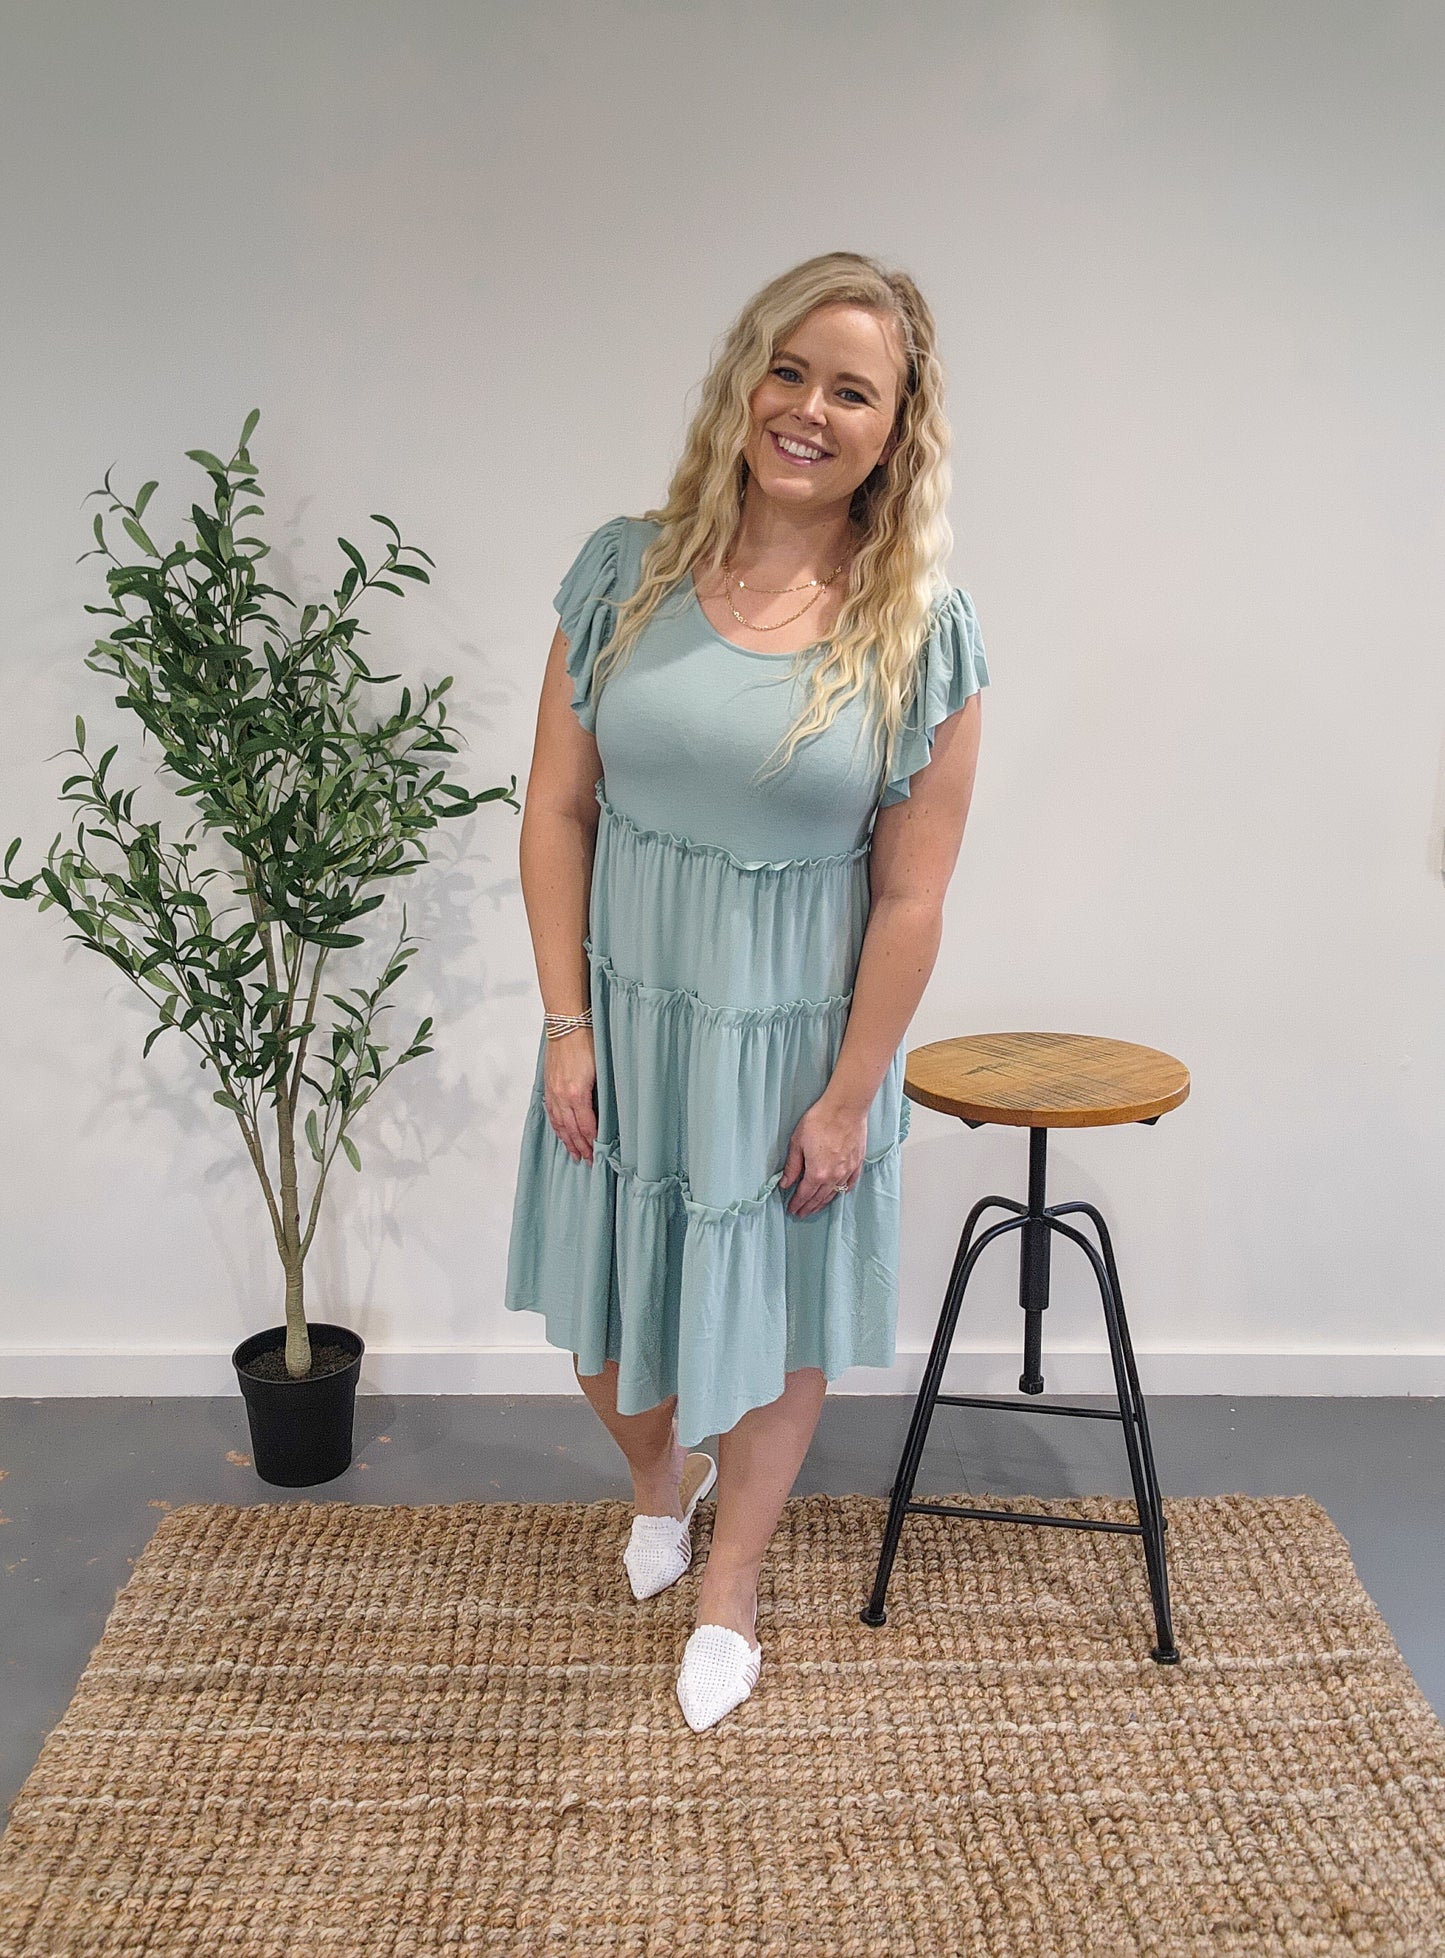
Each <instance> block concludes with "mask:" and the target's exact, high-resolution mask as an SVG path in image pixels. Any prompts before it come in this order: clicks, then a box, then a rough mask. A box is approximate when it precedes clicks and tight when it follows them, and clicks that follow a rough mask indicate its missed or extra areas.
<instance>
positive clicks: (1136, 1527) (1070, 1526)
mask: <svg viewBox="0 0 1445 1958" xmlns="http://www.w3.org/2000/svg"><path fill="white" fill-rule="evenodd" d="M903 1509H904V1513H905V1514H907V1513H908V1512H909V1511H917V1512H919V1513H920V1514H922V1515H926V1516H977V1517H978V1518H979V1519H980V1520H981V1521H983V1522H985V1523H1052V1524H1053V1525H1054V1526H1055V1528H1056V1529H1060V1530H1112V1531H1114V1533H1115V1534H1116V1535H1118V1536H1142V1535H1143V1534H1144V1526H1143V1525H1142V1524H1141V1523H1104V1522H1100V1521H1098V1520H1096V1519H1094V1518H1092V1517H1088V1516H1045V1515H1043V1514H1042V1512H1040V1511H1038V1510H1032V1509H963V1508H960V1507H959V1505H958V1504H957V1503H946V1502H906V1503H905V1504H904V1505H903Z"/></svg>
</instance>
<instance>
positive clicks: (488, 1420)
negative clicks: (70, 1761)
mask: <svg viewBox="0 0 1445 1958" xmlns="http://www.w3.org/2000/svg"><path fill="white" fill-rule="evenodd" d="M1145 1392H1146V1395H1147V1394H1148V1388H1147V1382H1146V1387H1145ZM1052 1397H1053V1396H1049V1398H1052ZM1064 1398H1068V1397H1064ZM1074 1402H1075V1403H1077V1404H1080V1405H1090V1406H1099V1407H1112V1406H1114V1405H1115V1403H1114V1402H1113V1401H1112V1400H1107V1399H1104V1398H1102V1397H1098V1396H1082V1395H1081V1396H1075V1397H1074ZM1147 1405H1148V1411H1149V1427H1150V1433H1151V1436H1152V1439H1153V1443H1154V1455H1155V1463H1156V1466H1157V1468H1158V1471H1159V1480H1160V1484H1161V1487H1162V1489H1163V1493H1164V1496H1165V1499H1166V1501H1167V1499H1168V1498H1169V1497H1171V1496H1198V1495H1222V1494H1228V1493H1230V1492H1237V1493H1240V1494H1243V1495H1282V1496H1293V1495H1310V1496H1313V1497H1314V1498H1315V1500H1316V1501H1317V1502H1319V1503H1321V1504H1322V1505H1323V1507H1324V1508H1325V1509H1326V1510H1327V1511H1328V1512H1329V1514H1330V1516H1331V1517H1332V1519H1333V1520H1334V1522H1335V1524H1336V1525H1337V1527H1338V1528H1339V1530H1340V1531H1341V1533H1342V1535H1343V1536H1344V1537H1345V1539H1346V1541H1347V1542H1348V1543H1349V1546H1350V1552H1351V1555H1352V1556H1353V1559H1354V1563H1355V1568H1356V1570H1357V1571H1358V1572H1359V1575H1360V1580H1361V1582H1362V1583H1363V1585H1364V1587H1365V1589H1366V1590H1367V1591H1368V1592H1369V1594H1370V1596H1371V1597H1372V1598H1373V1599H1374V1601H1375V1603H1376V1604H1377V1605H1378V1607H1379V1609H1380V1611H1381V1613H1382V1615H1383V1616H1384V1618H1385V1621H1386V1623H1387V1624H1388V1625H1389V1627H1390V1629H1391V1631H1392V1633H1393V1635H1394V1637H1395V1640H1396V1642H1397V1643H1398V1645H1399V1647H1400V1649H1401V1651H1402V1653H1403V1654H1404V1657H1405V1661H1406V1663H1407V1665H1408V1666H1409V1667H1410V1669H1411V1671H1412V1672H1413V1673H1414V1675H1415V1678H1416V1680H1417V1681H1418V1682H1419V1684H1420V1687H1421V1689H1422V1691H1423V1692H1424V1694H1425V1696H1426V1698H1427V1699H1428V1700H1429V1701H1430V1703H1431V1705H1432V1706H1433V1707H1434V1709H1435V1711H1436V1713H1437V1714H1441V1715H1442V1716H1445V1633H1442V1629H1441V1628H1442V1621H1445V1503H1442V1501H1441V1496H1442V1491H1445V1400H1426V1399H1420V1400H1414V1399H1407V1400H1380V1399H1370V1400H1335V1399H1331V1400H1298V1399H1288V1400H1237V1401H1232V1400H1227V1399H1223V1398H1207V1399H1186V1398H1183V1397H1177V1398H1176V1397H1169V1396H1163V1395H1149V1396H1148V1400H1147ZM911 1410H912V1401H911V1400H910V1399H907V1398H902V1397H894V1396H889V1397H886V1398H864V1397H862V1396H854V1395H834V1396H831V1397H830V1398H829V1399H828V1400H827V1401H826V1402H825V1403H824V1406H823V1414H822V1418H821V1420H820V1421H819V1423H818V1429H817V1433H816V1435H815V1436H814V1439H813V1446H812V1448H811V1450H810V1451H809V1454H808V1458H807V1461H806V1462H805V1463H804V1465H803V1470H802V1473H801V1474H800V1475H799V1477H798V1480H797V1483H796V1485H795V1488H794V1493H795V1494H797V1495H807V1494H810V1493H812V1492H814V1491H823V1492H827V1493H829V1494H834V1495H847V1494H863V1495H876V1496H882V1495H886V1494H887V1492H888V1487H889V1484H890V1483H891V1481H892V1479H893V1472H894V1468H895V1466H896V1463H897V1459H898V1455H899V1452H900V1450H901V1447H902V1443H903V1436H904V1432H905V1430H906V1428H907V1424H908V1417H909V1414H910V1412H911ZM249 1457H250V1437H249V1433H248V1431H247V1426H246V1413H245V1407H244V1404H243V1402H242V1401H241V1399H240V1398H239V1396H236V1397H234V1398H232V1397H225V1398H218V1399H214V1400H179V1399H167V1400H139V1399H135V1398H126V1399H114V1400H107V1399H84V1400H81V1399H76V1400H68V1399H67V1400H0V1512H3V1514H0V1668H3V1670H0V1687H3V1690H0V1804H3V1806H4V1808H5V1809H7V1810H8V1806H9V1804H10V1802H11V1801H13V1799H14V1797H15V1794H16V1792H17V1791H18V1790H19V1788H20V1785H21V1783H22V1782H23V1781H24V1779H25V1777H26V1775H27V1774H28V1773H29V1772H30V1769H31V1768H32V1767H33V1765H34V1763H35V1757H36V1755H37V1754H38V1752H39V1750H40V1745H41V1742H42V1741H43V1740H44V1738H45V1736H46V1734H47V1733H49V1731H50V1729H51V1728H52V1727H53V1726H54V1725H55V1724H56V1722H57V1721H58V1720H59V1719H60V1716H61V1714H62V1713H63V1712H64V1711H65V1708H66V1706H67V1704H68V1703H69V1701H70V1697H71V1695H72V1693H73V1692H74V1690H75V1685H76V1682H77V1680H78V1679H79V1677H80V1674H81V1672H82V1671H83V1670H84V1667H85V1663H86V1661H87V1659H88V1658H89V1656H90V1654H91V1652H92V1651H93V1650H94V1648H95V1645H96V1643H97V1641H98V1640H99V1638H100V1635H101V1631H102V1629H103V1628H104V1624H105V1620H106V1617H107V1616H108V1614H109V1612H110V1609H111V1605H112V1604H113V1602H114V1600H115V1595H116V1593H117V1591H118V1590H119V1589H120V1588H121V1586H122V1585H123V1584H124V1583H125V1581H126V1579H127V1577H128V1576H129V1574H130V1571H131V1568H132V1566H133V1565H134V1563H135V1561H136V1559H137V1558H138V1557H139V1555H140V1553H141V1551H142V1549H143V1548H144V1547H145V1545H146V1543H147V1542H148V1541H149V1540H150V1537H151V1536H152V1534H153V1533H154V1531H155V1528H156V1526H157V1524H158V1523H159V1521H160V1518H161V1514H162V1513H163V1512H164V1511H165V1510H166V1509H174V1508H178V1507H179V1506H180V1504H182V1503H187V1502H226V1503H236V1504H243V1503H257V1502H294V1501H297V1500H302V1499H305V1500H313V1501H347V1502H372V1503H424V1502H432V1503H435V1502H462V1501H477V1500H481V1501H488V1500H497V1501H514V1502H552V1501H580V1502H594V1501H601V1500H604V1499H607V1498H625V1497H627V1496H629V1495H630V1493H631V1483H630V1481H629V1478H628V1476H627V1472H626V1469H625V1467H624V1465H623V1462H622V1458H621V1456H620V1455H619V1454H618V1452H617V1450H616V1447H615V1445H614V1444H613V1442H612V1439H611V1437H610V1436H609V1435H608V1434H607V1433H606V1431H605V1430H604V1429H603V1427H602V1425H601V1423H600V1422H599V1421H598V1420H597V1417H596V1416H595V1415H594V1414H593V1412H592V1409H591V1407H590V1406H589V1405H588V1403H587V1402H586V1401H585V1400H583V1399H582V1398H581V1396H580V1395H559V1396H555V1397H554V1396H549V1397H546V1398H535V1397H528V1398H524V1397H520V1396H499V1397H491V1396H486V1397H469V1396H461V1395H455V1396H453V1395H448V1396H441V1397H392V1396H388V1395H382V1394H363V1395H359V1396H358V1398H357V1402H356V1428H355V1459H354V1460H353V1463H352V1465H351V1467H350V1468H349V1469H348V1470H347V1472H346V1474H345V1475H343V1476H339V1477H337V1479H336V1480H335V1481H333V1482H327V1483H324V1484H320V1485H318V1486H317V1487H315V1488H313V1489H279V1488H273V1487H272V1486H270V1485H269V1484H267V1483H263V1482H261V1481H259V1480H258V1478H257V1476H256V1473H255V1471H254V1469H253V1468H252V1467H251V1466H250V1461H249ZM959 1490H967V1491H969V1492H970V1493H971V1495H972V1496H973V1497H975V1498H977V1497H978V1496H980V1495H981V1494H982V1493H983V1492H984V1491H989V1492H990V1493H992V1494H995V1495H1032V1496H1036V1497H1039V1498H1040V1499H1044V1500H1047V1499H1048V1498H1050V1497H1059V1496H1089V1495H1119V1496H1128V1495H1129V1494H1130V1493H1131V1491H1130V1483H1129V1471H1128V1463H1127V1460H1126V1458H1125V1453H1124V1440H1123V1435H1122V1432H1121V1430H1120V1428H1119V1425H1118V1423H1117V1422H1112V1421H1088V1420H1073V1421H1071V1420H1067V1419H1062V1418H1056V1417H1049V1416H1039V1415H1031V1414H1030V1413H1027V1412H1022V1413H1017V1414H1015V1413H1013V1412H1011V1411H1009V1412H994V1411H990V1410H986V1409H980V1408H966V1407H947V1406H940V1407H939V1408H938V1409H937V1411H936V1413H935V1416H934V1420H933V1424H932V1427H931V1429H930V1432H929V1439H928V1446H927V1449H926V1450H925V1452H924V1456H923V1461H922V1463H921V1465H920V1469H919V1475H918V1480H917V1483H916V1484H915V1488H914V1494H915V1495H917V1496H920V1497H928V1496H932V1495H942V1494H944V1493H951V1492H953V1491H959ZM905 1527H906V1525H905ZM957 1527H958V1529H959V1530H960V1531H968V1530H982V1529H1006V1528H1009V1527H1011V1526H1010V1525H1007V1524H1001V1523H984V1522H965V1521H962V1520H960V1521H959V1523H958V1525H957ZM1012 1527H1018V1526H1012ZM863 1602H864V1600H862V1599H860V1600H859V1605H860V1609H861V1606H862V1604H863ZM1139 1606H1140V1617H1139V1629H1140V1637H1141V1640H1143V1639H1145V1638H1149V1639H1150V1641H1151V1642H1152V1619H1151V1616H1150V1613H1149V1606H1148V1589H1147V1583H1146V1580H1145V1576H1144V1565H1143V1558H1142V1555H1141V1557H1140V1563H1139Z"/></svg>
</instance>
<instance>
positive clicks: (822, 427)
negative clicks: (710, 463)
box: [743, 303, 903, 510]
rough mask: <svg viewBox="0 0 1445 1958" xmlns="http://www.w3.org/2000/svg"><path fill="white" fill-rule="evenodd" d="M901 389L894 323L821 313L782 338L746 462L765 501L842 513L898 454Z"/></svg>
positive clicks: (847, 307)
mask: <svg viewBox="0 0 1445 1958" xmlns="http://www.w3.org/2000/svg"><path fill="white" fill-rule="evenodd" d="M902 380H903V357H902V349H901V347H900V344H899V340H898V330H897V327H896V326H895V324H894V322H893V321H892V320H891V319H889V318H887V317H885V316H884V315H882V314H880V313H875V312H871V311H870V310H869V309H868V308H867V307H866V306H855V305H851V304H844V303H838V304H830V305H827V306H819V307H817V308H816V309H815V310H814V311H813V312H811V313H809V314H808V315H807V317H806V318H805V319H804V320H802V321H801V322H800V324H799V325H797V326H795V327H794V328H793V329H792V330H791V332H789V333H787V334H785V335H784V337H783V340H782V341H781V343H780V344H779V346H778V347H777V348H776V349H775V351H774V354H773V358H772V361H771V363H770V364H769V368H768V372H767V374H766V376H765V377H764V379H763V381H762V382H761V384H760V385H759V386H758V387H757V388H756V389H755V390H754V392H753V395H752V398H751V401H750V402H749V407H750V408H751V410H752V418H753V419H752V427H751V428H750V430H749V432H748V440H747V445H746V447H745V448H744V450H743V454H744V456H745V457H746V459H747V465H748V469H749V471H750V473H751V475H752V478H753V483H754V484H755V485H756V487H757V488H758V489H759V490H761V491H762V493H763V494H764V495H765V496H769V497H774V498H776V499H777V500H778V501H779V502H782V503H786V504H788V505H790V506H791V507H793V508H798V507H799V506H802V507H806V508H808V509H810V510H822V509H824V508H826V507H828V506H830V505H840V506H841V507H842V508H843V509H844V510H846V509H847V507H848V504H849V502H850V500H851V498H852V495H853V492H854V490H855V489H857V487H858V485H859V484H860V483H861V482H863V481H864V480H865V479H866V478H867V477H868V475H869V474H870V473H871V472H872V470H873V469H874V468H875V467H876V466H877V464H878V463H880V462H886V461H887V459H888V457H889V456H890V455H891V454H892V452H893V449H894V446H895V437H894V432H893V424H894V420H895V416H896V413H897V408H898V399H899V392H900V389H901V387H902Z"/></svg>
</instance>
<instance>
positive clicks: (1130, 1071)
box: [903, 1033, 1189, 1129]
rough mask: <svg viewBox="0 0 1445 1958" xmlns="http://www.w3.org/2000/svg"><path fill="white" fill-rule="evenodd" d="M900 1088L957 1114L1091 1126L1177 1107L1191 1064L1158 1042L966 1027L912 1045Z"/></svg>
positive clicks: (1045, 1125) (968, 1118)
mask: <svg viewBox="0 0 1445 1958" xmlns="http://www.w3.org/2000/svg"><path fill="white" fill-rule="evenodd" d="M903 1092H904V1093H905V1094H906V1095H907V1096H908V1098H909V1100H910V1101H916V1102H919V1103H921V1104H922V1106H923V1107H925V1108H936V1109H937V1110H938V1111H939V1113H940V1114H942V1115H957V1116H959V1117H960V1119H961V1120H963V1121H965V1122H998V1123H1001V1124H1005V1125H1007V1126H1008V1127H1010V1128H1020V1129H1092V1128H1104V1127H1106V1126H1107V1125H1108V1124H1110V1123H1112V1122H1147V1121H1151V1120H1152V1119H1153V1118H1154V1117H1155V1116H1156V1115H1164V1114H1167V1113H1168V1111H1169V1110H1170V1109H1171V1108H1177V1107H1178V1106H1179V1104H1180V1102H1181V1101H1183V1100H1184V1099H1185V1097H1186V1096H1187V1095H1188V1093H1189V1070H1188V1068H1187V1067H1185V1065H1184V1063H1183V1062H1182V1061H1177V1060H1175V1058H1174V1056H1173V1055H1172V1054H1165V1053H1161V1052H1160V1050H1159V1049H1158V1048H1157V1047H1139V1046H1136V1045H1135V1043H1134V1042H1133V1041H1131V1040H1104V1039H1099V1038H1096V1037H1095V1036H1094V1035H1093V1034H1087V1033H972V1034H965V1035H963V1036H962V1037H961V1038H959V1039H957V1040H934V1041H931V1042H930V1043H929V1044H928V1046H926V1047H914V1048H913V1049H911V1051H910V1052H909V1055H908V1059H907V1067H906V1072H905V1074H904V1077H903Z"/></svg>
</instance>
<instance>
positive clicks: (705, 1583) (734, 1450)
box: [697, 1367, 828, 1645]
mask: <svg viewBox="0 0 1445 1958" xmlns="http://www.w3.org/2000/svg"><path fill="white" fill-rule="evenodd" d="M827 1387H828V1381H827V1377H826V1375H825V1374H824V1372H823V1370H822V1368H821V1367H799V1368H798V1369H797V1370H796V1371H795V1372H793V1373H790V1374H788V1375H786V1376H785V1385H784V1388H783V1391H782V1393H781V1394H780V1395H779V1396H778V1398H777V1400H775V1401H770V1402H769V1403H768V1404H767V1406H766V1407H753V1408H749V1410H748V1412H747V1413H746V1414H744V1415H743V1416H742V1417H741V1419H740V1420H738V1421H737V1422H735V1423H734V1425H733V1426H732V1427H731V1428H729V1429H728V1431H727V1433H726V1434H725V1435H721V1436H719V1438H718V1479H717V1509H716V1511H715V1512H714V1516H713V1526H712V1543H711V1546H710V1548H709V1550H708V1554H707V1564H706V1567H705V1568H704V1570H703V1574H702V1583H701V1584H700V1586H699V1587H698V1598H697V1622H698V1624H699V1625H704V1624H706V1625H730V1626H731V1627H732V1629H733V1630H734V1631H735V1632H741V1633H742V1635H743V1637H744V1638H745V1639H746V1640H747V1641H748V1643H749V1644H750V1645H754V1644H756V1643H757V1634H756V1631H755V1629H754V1627H755V1621H756V1618H757V1609H758V1577H759V1574H760V1573H761V1571H762V1567H763V1557H764V1555H765V1553H766V1551H767V1547H768V1543H769V1540H770V1538H771V1537H772V1534H773V1531H774V1530H775V1529H776V1528H777V1523H778V1518H779V1517H780V1516H781V1515H782V1513H783V1504H784V1503H785V1502H786V1501H787V1500H788V1496H789V1494H790V1493H791V1491H792V1487H793V1484H794V1482H795V1481H796V1480H797V1477H798V1470H799V1469H800V1468H801V1467H802V1466H803V1457H804V1456H805V1455H806V1454H807V1452H808V1446H809V1443H810V1442H811V1441H812V1439H813V1430H814V1429H815V1428H816V1427H817V1425H818V1416H819V1414H820V1413H821V1412H822V1408H823V1397H824V1395H825V1393H826V1392H827Z"/></svg>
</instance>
